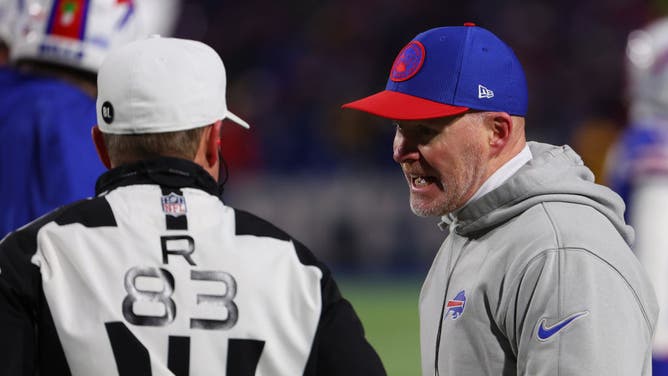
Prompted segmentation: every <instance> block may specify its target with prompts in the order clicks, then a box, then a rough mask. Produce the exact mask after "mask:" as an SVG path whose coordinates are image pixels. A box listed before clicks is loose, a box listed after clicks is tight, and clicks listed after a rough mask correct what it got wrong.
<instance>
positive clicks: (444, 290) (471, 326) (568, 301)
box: [419, 142, 658, 376]
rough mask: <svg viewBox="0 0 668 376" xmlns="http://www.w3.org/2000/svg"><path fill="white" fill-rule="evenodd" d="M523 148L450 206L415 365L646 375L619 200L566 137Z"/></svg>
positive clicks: (423, 308)
mask: <svg viewBox="0 0 668 376" xmlns="http://www.w3.org/2000/svg"><path fill="white" fill-rule="evenodd" d="M529 147H530V149H531V153H532V155H533V159H532V160H531V161H529V162H528V163H527V164H526V165H524V166H523V167H522V168H521V169H520V170H519V171H517V172H516V173H515V174H514V175H513V176H511V177H510V178H509V179H508V180H507V181H505V182H504V183H503V184H502V185H501V186H500V187H498V188H496V189H495V190H493V191H491V192H489V193H488V194H486V195H484V196H482V197H481V198H479V199H477V200H475V201H473V202H471V203H469V204H468V205H467V206H465V207H464V208H462V209H460V210H459V211H458V212H456V213H455V214H454V215H452V216H451V219H452V222H451V223H449V231H450V234H449V235H448V237H447V238H446V239H445V241H444V242H443V245H442V246H441V248H440V250H439V251H438V254H437V255H436V257H435V259H434V262H433V264H432V266H431V269H430V271H429V274H428V275H427V278H426V280H425V282H424V285H423V287H422V292H421V293H420V303H419V305H420V337H421V338H420V340H421V352H422V374H423V375H425V376H427V375H429V376H431V375H440V376H445V375H456V376H462V375H463V376H467V375H471V376H481V375H490V376H491V375H494V376H498V375H559V376H566V375H624V376H630V375H647V376H649V375H651V342H652V335H653V333H654V327H655V323H656V319H657V314H658V306H657V303H656V297H655V295H654V290H653V288H652V286H651V284H650V283H649V281H648V279H647V278H646V276H645V272H644V270H643V269H642V267H641V265H640V264H639V263H638V261H637V260H636V258H635V256H634V255H633V253H632V251H631V249H630V245H631V242H632V241H633V230H632V228H631V227H629V226H627V225H626V224H625V223H624V219H623V212H624V204H623V202H622V200H621V199H620V198H619V196H617V195H616V194H615V193H614V192H612V191H611V190H610V189H608V188H606V187H604V186H601V185H597V184H595V183H594V182H593V180H594V176H593V174H592V172H591V171H590V170H589V169H588V168H587V167H585V166H584V165H583V163H582V160H581V159H580V157H579V156H578V155H577V154H576V153H575V152H574V151H573V150H571V149H570V148H569V147H568V146H564V147H556V146H552V145H547V144H539V143H534V142H530V143H529ZM436 368H438V371H436Z"/></svg>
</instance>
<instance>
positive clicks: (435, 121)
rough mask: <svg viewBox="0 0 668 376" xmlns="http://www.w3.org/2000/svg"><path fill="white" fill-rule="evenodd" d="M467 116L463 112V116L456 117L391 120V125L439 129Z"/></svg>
mask: <svg viewBox="0 0 668 376" xmlns="http://www.w3.org/2000/svg"><path fill="white" fill-rule="evenodd" d="M467 114H468V112H465V113H463V114H458V115H452V116H445V117H438V118H432V119H416V120H393V121H392V123H393V124H394V125H397V126H401V127H412V126H419V125H423V126H424V125H426V126H432V127H439V126H445V125H448V124H452V123H454V122H455V121H457V120H459V119H461V118H463V117H465V116H466V115H467Z"/></svg>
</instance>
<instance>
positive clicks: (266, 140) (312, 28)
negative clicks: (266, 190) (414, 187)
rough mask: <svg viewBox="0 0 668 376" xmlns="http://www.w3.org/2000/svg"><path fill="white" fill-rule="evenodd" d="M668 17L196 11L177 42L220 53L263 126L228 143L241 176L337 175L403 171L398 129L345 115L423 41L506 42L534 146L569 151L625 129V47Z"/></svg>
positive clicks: (298, 6) (481, 9) (373, 4)
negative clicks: (482, 36)
mask: <svg viewBox="0 0 668 376" xmlns="http://www.w3.org/2000/svg"><path fill="white" fill-rule="evenodd" d="M662 11H663V9H662V3H661V2H657V3H647V2H642V1H637V0H614V1H601V0H584V1H574V0H568V1H559V2H555V1H548V0H541V1H530V2H526V1H517V0H515V1H513V0H511V1H504V2H498V1H489V0H475V1H467V2H434V1H420V0H418V1H399V0H390V1H379V0H369V1H352V0H340V1H339V0H337V1H331V0H326V1H288V2H266V1H259V0H249V1H245V2H241V3H240V2H219V1H213V0H211V1H207V0H204V1H201V0H200V1H195V0H190V1H185V2H184V7H183V11H182V14H181V19H180V22H179V24H178V27H177V30H176V34H177V35H180V36H184V37H189V38H195V39H200V40H203V41H205V42H206V43H209V44H211V45H212V46H214V48H215V49H217V50H218V51H219V53H220V54H221V55H222V56H223V59H224V60H225V62H226V65H227V68H228V74H229V77H230V85H231V89H230V93H229V94H228V97H229V101H230V106H231V108H232V109H234V110H236V111H237V112H239V113H241V114H242V115H243V116H245V117H246V118H248V119H250V120H251V122H252V124H253V126H254V130H253V131H251V132H250V133H249V134H244V133H243V132H241V131H237V130H235V129H230V130H229V131H230V132H234V134H232V135H230V137H234V138H235V139H236V138H239V139H240V141H242V142H240V143H239V145H238V146H234V145H229V144H228V155H229V157H228V158H229V159H230V161H229V162H230V164H231V166H232V172H233V173H235V172H236V171H244V172H270V173H279V174H280V173H289V174H294V173H300V172H305V173H329V172H336V171H342V170H348V169H350V168H352V169H355V170H357V171H360V170H367V169H369V170H376V169H386V168H387V169H392V168H393V163H392V160H391V156H390V152H389V146H388V145H390V143H389V140H391V137H392V132H393V129H392V127H391V126H390V125H389V124H387V122H383V121H380V120H374V119H372V118H370V117H365V116H364V115H360V114H356V113H352V112H350V113H349V112H347V111H341V110H340V108H339V106H340V105H341V104H342V103H344V102H346V101H348V100H350V99H352V98H357V97H360V96H361V95H362V94H363V93H368V92H372V91H375V90H379V89H381V88H383V87H384V85H385V82H386V80H387V74H388V72H389V69H390V64H389V63H388V62H391V61H392V59H393V58H394V56H395V55H396V54H397V53H398V51H399V50H400V49H401V47H402V46H403V45H404V44H405V43H407V42H408V41H409V40H410V39H412V37H413V36H414V35H416V34H417V33H418V32H420V31H421V30H425V29H427V28H430V27H437V26H442V25H457V24H462V23H464V22H468V21H470V22H475V23H477V24H479V25H481V26H483V27H486V28H488V29H490V30H493V31H494V32H495V33H497V35H499V36H501V37H502V38H503V39H504V40H506V41H507V42H508V43H509V44H510V45H511V46H512V47H513V48H514V50H515V52H516V53H517V55H518V56H519V58H520V60H521V61H522V63H523V64H524V68H525V71H526V73H527V80H528V85H529V92H530V101H529V114H528V116H527V118H528V124H529V126H528V131H529V137H530V138H533V139H537V140H542V141H548V142H553V143H557V144H562V143H574V142H573V137H579V136H581V135H580V134H579V133H577V132H576V130H577V128H578V126H579V125H581V124H585V125H587V126H589V125H593V126H594V127H596V128H597V129H598V127H601V126H602V127H603V128H602V129H603V131H604V132H614V131H616V130H617V127H621V126H622V125H623V124H624V116H625V105H624V98H623V95H622V93H623V86H624V75H623V55H624V49H625V44H626V37H627V35H628V33H629V32H630V31H631V30H633V29H635V28H638V27H640V26H642V25H644V24H645V23H646V22H648V21H649V20H651V19H652V18H654V17H656V16H657V15H658V14H660V13H661V12H662ZM370 123H371V124H374V125H373V126H369V124H370ZM230 128H231V127H230ZM585 136H586V134H585ZM589 141H590V140H588V142H589ZM594 141H595V140H594ZM593 157H595V156H593ZM235 170H236V171H235Z"/></svg>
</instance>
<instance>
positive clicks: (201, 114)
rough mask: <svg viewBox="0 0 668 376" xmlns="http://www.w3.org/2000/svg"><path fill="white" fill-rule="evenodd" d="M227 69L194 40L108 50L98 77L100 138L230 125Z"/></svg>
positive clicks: (152, 40)
mask: <svg viewBox="0 0 668 376" xmlns="http://www.w3.org/2000/svg"><path fill="white" fill-rule="evenodd" d="M225 86H226V77H225V66H224V65H223V61H222V60H221V59H220V56H218V54H217V53H216V51H214V50H213V49H212V48H211V47H209V46H207V45H206V44H204V43H201V42H197V41H194V40H187V39H177V38H161V37H157V36H156V37H151V38H147V39H143V40H139V41H135V42H131V43H129V44H126V45H124V46H121V47H119V48H117V49H115V50H112V51H111V52H110V53H109V55H108V56H107V58H106V59H105V60H104V62H103V63H102V66H101V67H100V71H99V72H98V76H97V87H98V95H97V103H96V111H97V124H98V127H99V128H100V130H101V131H102V132H103V133H113V134H141V133H163V132H175V131H182V130H187V129H193V128H199V127H203V126H206V125H209V124H212V123H214V122H216V121H217V120H221V119H229V120H231V121H233V122H235V123H237V124H238V125H240V126H242V127H244V128H250V126H249V125H248V123H246V122H245V121H244V120H242V119H240V118H239V117H238V116H236V115H234V114H233V113H231V112H229V111H228V110H227V105H226V102H225Z"/></svg>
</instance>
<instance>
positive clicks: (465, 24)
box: [464, 22, 475, 26]
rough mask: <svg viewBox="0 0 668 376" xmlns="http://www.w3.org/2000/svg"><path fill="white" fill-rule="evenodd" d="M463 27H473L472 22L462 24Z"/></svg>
mask: <svg viewBox="0 0 668 376" xmlns="http://www.w3.org/2000/svg"><path fill="white" fill-rule="evenodd" d="M464 26H475V24H474V23H473V22H464Z"/></svg>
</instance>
